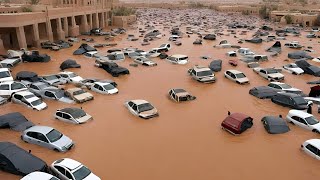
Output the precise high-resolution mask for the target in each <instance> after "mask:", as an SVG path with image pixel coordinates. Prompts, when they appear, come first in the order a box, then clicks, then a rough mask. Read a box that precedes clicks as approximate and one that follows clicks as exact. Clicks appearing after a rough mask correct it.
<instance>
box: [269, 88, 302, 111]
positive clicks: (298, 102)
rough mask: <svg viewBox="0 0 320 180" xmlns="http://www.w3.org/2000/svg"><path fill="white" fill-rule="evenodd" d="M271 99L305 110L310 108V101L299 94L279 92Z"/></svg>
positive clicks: (283, 104) (277, 102)
mask: <svg viewBox="0 0 320 180" xmlns="http://www.w3.org/2000/svg"><path fill="white" fill-rule="evenodd" d="M271 101H272V102H273V103H275V104H279V105H281V106H285V107H289V108H293V109H298V110H305V109H307V108H308V102H307V101H306V100H305V99H304V98H303V97H302V96H301V95H298V94H293V93H283V92H279V93H277V94H276V95H274V96H273V97H272V98H271Z"/></svg>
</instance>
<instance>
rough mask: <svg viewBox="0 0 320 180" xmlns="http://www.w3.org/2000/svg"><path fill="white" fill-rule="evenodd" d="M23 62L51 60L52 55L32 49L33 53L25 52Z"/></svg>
mask: <svg viewBox="0 0 320 180" xmlns="http://www.w3.org/2000/svg"><path fill="white" fill-rule="evenodd" d="M21 58H22V62H49V61H50V60H51V57H50V56H48V55H47V54H39V51H32V52H31V54H29V53H28V54H27V53H23V54H22V56H21Z"/></svg>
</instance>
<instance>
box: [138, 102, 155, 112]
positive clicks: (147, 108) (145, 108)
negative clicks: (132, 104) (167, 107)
mask: <svg viewBox="0 0 320 180" xmlns="http://www.w3.org/2000/svg"><path fill="white" fill-rule="evenodd" d="M153 108H154V107H153V106H152V105H151V104H150V103H144V104H140V105H139V107H138V109H139V112H144V111H150V110H152V109H153Z"/></svg>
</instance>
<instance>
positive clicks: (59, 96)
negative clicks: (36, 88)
mask: <svg viewBox="0 0 320 180" xmlns="http://www.w3.org/2000/svg"><path fill="white" fill-rule="evenodd" d="M39 95H40V96H41V97H42V98H44V99H52V100H57V101H61V102H64V103H74V101H73V100H72V99H70V98H69V97H68V96H66V95H65V91H64V90H62V89H59V88H56V87H51V88H46V89H44V90H42V91H40V93H39Z"/></svg>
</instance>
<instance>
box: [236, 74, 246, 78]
mask: <svg viewBox="0 0 320 180" xmlns="http://www.w3.org/2000/svg"><path fill="white" fill-rule="evenodd" d="M236 76H237V78H245V77H246V75H244V74H243V73H239V74H236Z"/></svg>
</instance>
